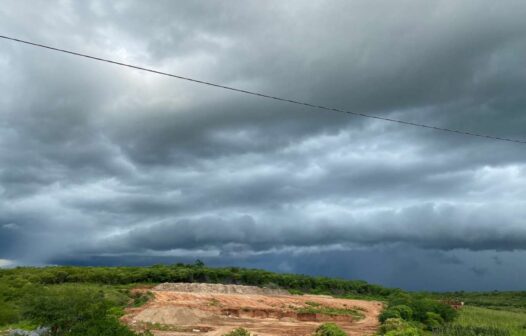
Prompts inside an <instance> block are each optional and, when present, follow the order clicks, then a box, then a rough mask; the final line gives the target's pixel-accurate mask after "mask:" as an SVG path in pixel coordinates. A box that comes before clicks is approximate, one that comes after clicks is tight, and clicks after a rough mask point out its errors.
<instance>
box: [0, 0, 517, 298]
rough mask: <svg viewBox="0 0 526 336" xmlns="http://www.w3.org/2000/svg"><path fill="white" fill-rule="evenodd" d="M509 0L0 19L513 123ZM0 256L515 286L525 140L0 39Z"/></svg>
mask: <svg viewBox="0 0 526 336" xmlns="http://www.w3.org/2000/svg"><path fill="white" fill-rule="evenodd" d="M524 17H526V3H525V2H524V1H522V0H517V1H513V0H505V1H497V2H496V1H489V0H487V1H486V0H476V1H475V0H466V1H437V0H432V1H420V0H401V1H396V2H395V1H387V0H384V1H379V0H367V1H365V0H364V1H357V0H353V1H350V0H349V1H337V0H334V1H316V0H313V1H308V2H306V1H299V0H297V1H295V0H291V1H278V0H274V1H272V0H271V1H255V0H248V1H241V0H232V1H222V2H219V1H191V2H190V1H151V2H146V1H111V2H110V1H102V0H101V1H96V0H93V1H43V0H37V1H33V0H32V1H29V0H23V1H20V0H16V1H15V0H7V1H3V2H2V6H0V35H8V36H11V37H15V38H20V39H26V40H29V41H33V42H37V43H43V44H48V45H51V46H54V47H58V48H64V49H68V50H72V51H77V52H81V53H87V54H91V55H94V56H99V57H105V58H110V59H113V60H116V61H121V62H127V63H131V64H136V65H139V66H143V67H148V68H152V69H156V70H160V71H165V72H169V73H174V74H177V75H181V76H187V77H192V78H196V79H200V80H205V81H210V82H214V83H219V84H222V85H228V86H232V87H236V88H241V89H246V90H253V91H257V92H262V93H265V94H269V95H275V96H280V97H284V98H289V99H295V100H301V101H306V102H311V103H315V104H321V105H326V106H330V107H335V108H341V109H345V110H349V111H353V112H358V113H366V114H370V115H375V116H381V117H388V118H395V119H400V120H405V121H409V122H415V123H424V124H427V125H432V126H437V127H447V128H453V129H459V130H465V131H470V132H477V133H483V134H487V135H491V136H497V137H508V138H514V139H519V140H526V134H525V130H526V113H525V111H524V108H525V107H526V95H525V94H524V92H525V87H526V67H525V66H524V60H525V59H526V20H524ZM0 73H1V74H2V75H1V76H0V91H1V94H0V267H13V266H17V265H39V266H40V265H59V264H60V265H63V264H67V265H149V264H155V263H177V262H193V261H194V260H196V259H201V260H203V261H204V262H205V263H206V264H208V265H212V266H225V265H228V266H231V265H232V266H233V265H236V266H245V267H254V268H264V269H268V270H272V271H277V272H291V273H303V274H312V275H326V276H334V277H342V278H348V279H363V280H366V281H369V282H372V283H376V284H381V285H385V286H389V287H400V288H404V289H408V290H434V291H435V290H436V291H444V290H519V289H526V288H525V287H524V279H525V277H526V266H525V265H526V263H525V262H524V261H525V260H526V259H525V258H526V155H525V154H526V145H524V144H517V143H509V142H502V141H495V140H489V139H483V138H476V137H469V136H464V135H458V134H452V133H445V132H439V131H434V130H429V129H422V128H416V127H409V126H404V125H400V124H395V123H389V122H385V121H381V120H373V119H366V118H360V117H353V116H351V115H347V114H341V113H335V112H330V111H323V110H316V109H311V108H308V107H305V106H297V105H292V104H288V103H284V102H278V101H272V100H267V99H262V98H258V97H253V96H247V95H243V94H240V93H235V92H230V91H226V90H221V89H218V88H213V87H207V86H202V85H199V84H196V83H190V82H185V81H181V80H178V79H174V78H168V77H163V76H159V75H155V74H151V73H146V72H141V71H138V70H133V69H128V68H123V67H119V66H115V65H111V64H105V63H101V62H96V61H93V60H88V59H83V58H80V57H75V56H72V55H66V54H61V53H57V52H52V51H49V50H44V49H39V48H35V47H31V46H27V45H22V44H19V43H15V42H12V41H7V40H0Z"/></svg>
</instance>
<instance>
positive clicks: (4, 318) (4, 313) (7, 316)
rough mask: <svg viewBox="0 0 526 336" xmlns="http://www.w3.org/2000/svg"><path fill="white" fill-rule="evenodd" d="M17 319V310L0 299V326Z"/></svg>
mask: <svg viewBox="0 0 526 336" xmlns="http://www.w3.org/2000/svg"><path fill="white" fill-rule="evenodd" d="M16 321H18V312H17V311H16V310H15V308H14V307H12V306H11V305H9V304H7V303H5V302H2V301H0V326H1V325H5V324H10V323H14V322H16Z"/></svg>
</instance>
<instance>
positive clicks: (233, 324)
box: [122, 284, 383, 336]
mask: <svg viewBox="0 0 526 336" xmlns="http://www.w3.org/2000/svg"><path fill="white" fill-rule="evenodd" d="M151 292H152V293H153V294H154V298H153V299H152V300H151V301H150V302H148V303H147V304H146V305H144V306H143V307H140V308H133V309H130V310H129V311H128V312H127V314H126V315H125V316H124V317H123V319H122V320H123V322H125V323H127V324H129V325H130V326H131V327H132V328H134V329H136V330H145V329H148V330H150V331H152V332H153V334H154V335H156V336H183V335H208V336H220V335H224V334H225V333H228V332H229V331H231V330H233V329H235V328H238V327H243V328H246V329H248V330H249V331H250V332H252V333H253V334H257V335H259V336H278V335H279V336H284V335H290V336H306V335H312V333H313V332H314V330H315V329H316V328H317V327H318V326H319V325H320V324H321V323H325V322H333V323H336V324H338V325H339V326H340V327H341V328H342V329H343V330H345V331H346V332H347V333H348V335H351V336H357V335H360V336H361V335H373V334H374V333H375V332H376V331H377V328H378V315H379V313H380V312H381V310H382V308H383V305H382V303H380V302H375V301H361V300H347V299H337V298H333V297H329V296H317V295H290V294H283V293H284V292H283V291H282V290H274V289H261V288H257V287H250V286H235V285H227V286H225V285H211V284H162V285H159V286H157V287H155V288H154V289H153V290H151ZM327 309H330V311H331V314H323V313H321V312H325V311H327ZM305 310H307V311H305ZM317 310H319V312H318V311H317ZM341 311H344V312H351V313H352V314H354V315H352V314H337V313H338V312H341ZM335 312H336V313H335Z"/></svg>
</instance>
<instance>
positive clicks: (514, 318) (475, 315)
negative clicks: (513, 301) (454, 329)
mask: <svg viewBox="0 0 526 336" xmlns="http://www.w3.org/2000/svg"><path fill="white" fill-rule="evenodd" d="M455 325H460V326H464V327H492V328H496V329H501V330H507V331H508V332H509V335H510V336H526V312H516V311H506V310H495V309H488V308H482V307H470V306H466V307H464V308H463V309H461V311H460V315H459V317H458V319H457V320H456V321H455ZM485 335H486V334H485Z"/></svg>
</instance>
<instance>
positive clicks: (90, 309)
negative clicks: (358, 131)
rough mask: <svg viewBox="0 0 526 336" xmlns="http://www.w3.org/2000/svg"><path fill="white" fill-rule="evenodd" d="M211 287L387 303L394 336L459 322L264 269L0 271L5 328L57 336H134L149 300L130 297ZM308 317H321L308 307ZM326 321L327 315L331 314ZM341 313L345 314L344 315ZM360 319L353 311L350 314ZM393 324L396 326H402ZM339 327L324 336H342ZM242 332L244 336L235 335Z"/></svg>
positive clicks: (378, 292) (377, 291)
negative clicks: (179, 287)
mask: <svg viewBox="0 0 526 336" xmlns="http://www.w3.org/2000/svg"><path fill="white" fill-rule="evenodd" d="M162 282H207V283H223V284H240V285H253V286H261V287H271V288H284V289H288V290H289V291H291V292H292V293H296V294H303V293H311V294H329V295H335V296H343V297H360V298H376V299H380V300H383V301H386V302H388V308H387V309H386V310H385V311H384V312H383V314H382V315H381V321H382V322H384V324H386V321H389V320H391V321H399V323H398V322H396V323H398V326H397V327H396V328H394V327H393V328H391V329H390V330H385V334H386V335H389V336H397V335H398V336H402V335H418V333H416V334H415V332H418V331H419V330H420V329H422V328H426V329H428V330H431V329H433V328H438V327H440V326H442V325H443V324H444V323H446V322H450V321H452V320H453V319H454V317H455V315H456V313H455V311H454V310H452V309H451V308H450V307H449V306H447V305H444V304H441V303H440V302H439V300H437V299H431V298H430V297H429V295H427V296H426V295H414V294H408V293H405V292H403V291H401V290H398V289H387V288H383V287H380V286H376V285H371V284H368V283H366V282H364V281H351V280H344V279H332V278H326V277H311V276H305V275H295V274H279V273H272V272H268V271H263V270H257V269H244V268H236V267H229V268H209V267H205V266H204V264H203V263H201V262H196V263H195V264H192V265H185V264H177V265H155V266H151V267H74V266H61V267H43V268H34V267H21V268H15V269H7V270H0V327H1V326H2V325H6V324H11V323H15V322H20V321H27V322H28V323H30V324H31V325H34V326H37V325H45V326H48V327H51V328H52V329H53V332H54V335H59V336H60V335H73V336H74V335H108V336H121V335H122V336H129V335H134V333H133V332H131V331H129V330H128V329H127V328H126V327H124V326H122V325H120V324H119V323H118V320H117V318H118V317H119V316H120V315H121V314H122V312H123V309H124V308H125V307H134V306H139V305H142V304H144V303H145V302H146V301H147V300H148V299H149V297H148V295H147V294H144V293H137V292H132V291H129V288H131V287H133V286H136V285H137V284H156V283H162ZM308 309H313V310H316V309H319V308H318V307H315V306H313V307H308ZM324 313H326V312H324ZM337 313H339V314H340V313H342V312H341V311H338V312H337ZM345 313H349V314H352V315H357V316H359V315H360V313H359V312H356V311H354V310H352V311H351V310H349V311H348V312H347V311H346V312H345ZM396 323H394V324H393V323H391V326H396V325H395V324H396ZM335 330H336V329H334V327H333V326H332V325H330V324H329V325H326V326H324V327H323V328H322V329H320V330H319V331H318V333H317V335H338V333H337V331H335ZM234 332H241V331H239V330H238V331H234Z"/></svg>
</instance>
